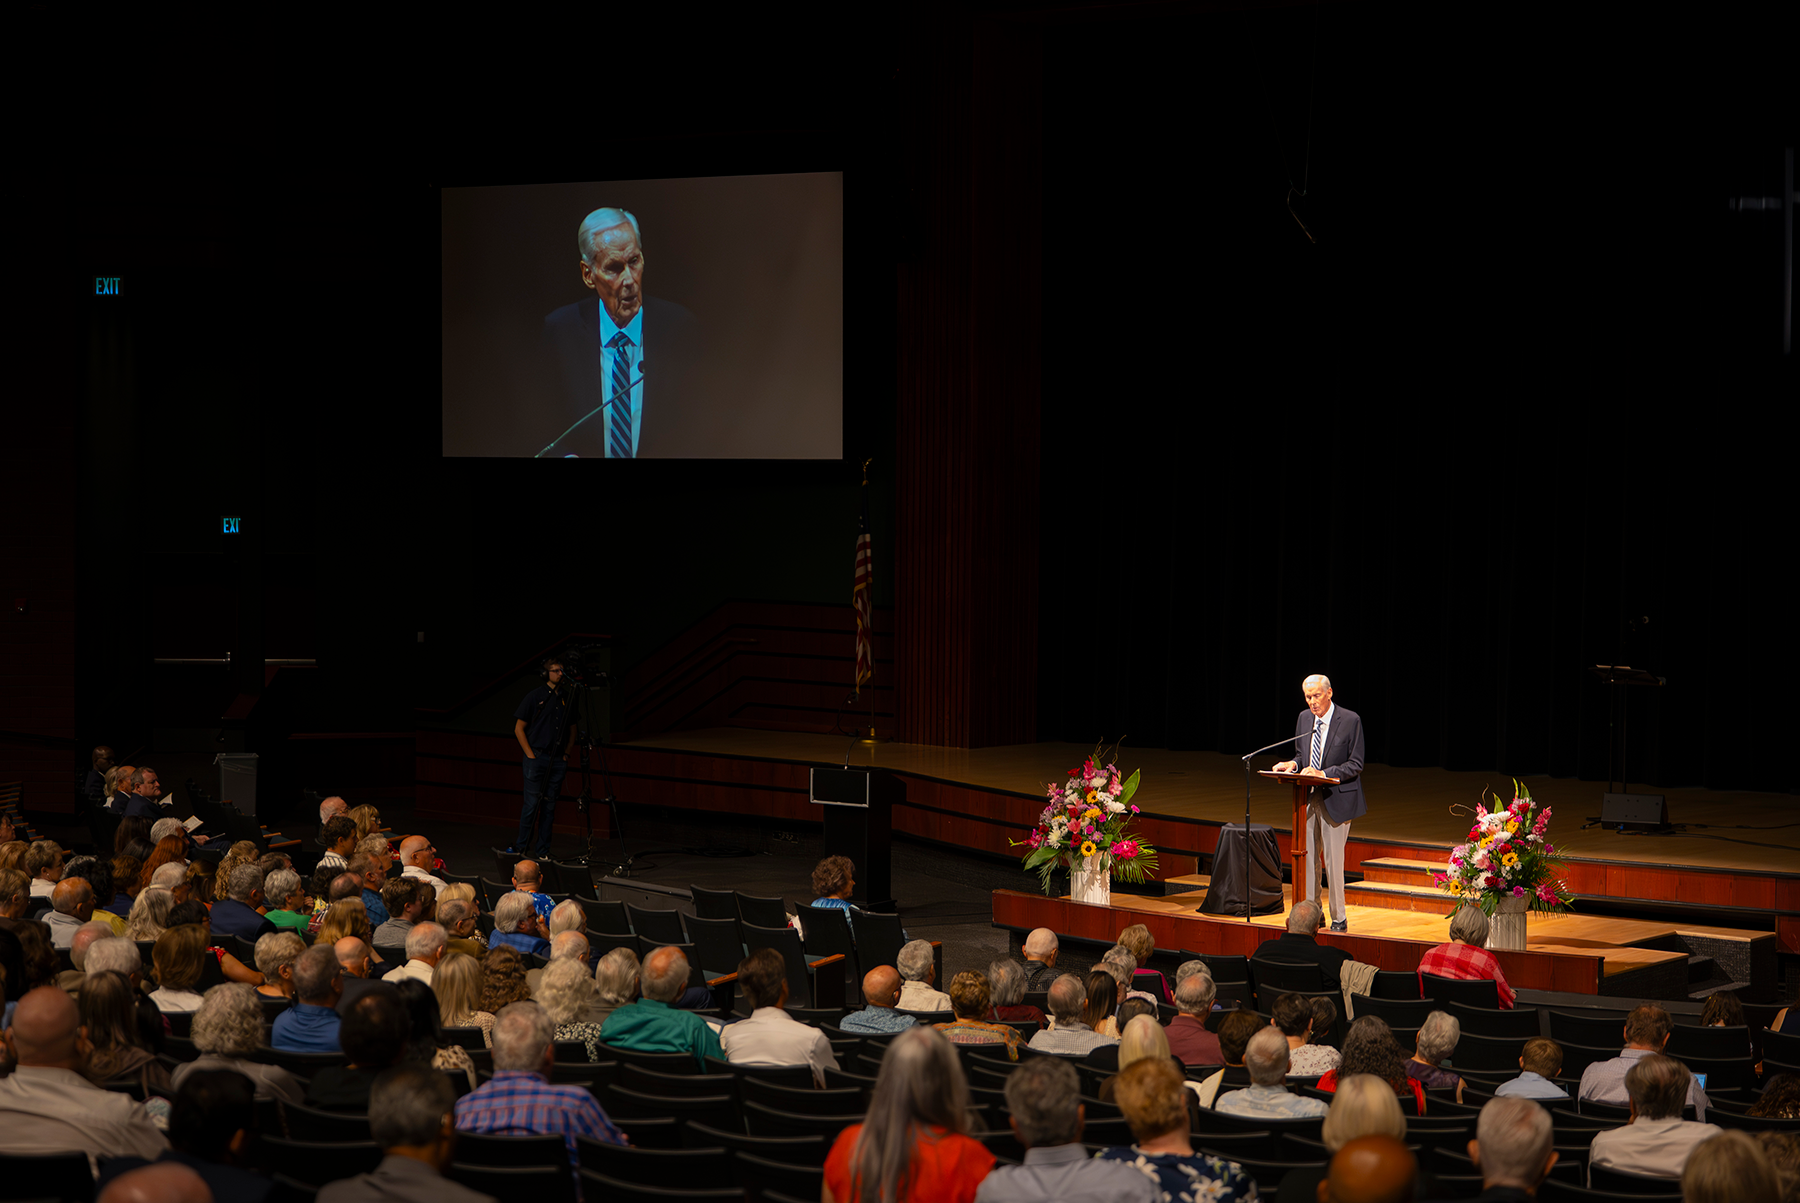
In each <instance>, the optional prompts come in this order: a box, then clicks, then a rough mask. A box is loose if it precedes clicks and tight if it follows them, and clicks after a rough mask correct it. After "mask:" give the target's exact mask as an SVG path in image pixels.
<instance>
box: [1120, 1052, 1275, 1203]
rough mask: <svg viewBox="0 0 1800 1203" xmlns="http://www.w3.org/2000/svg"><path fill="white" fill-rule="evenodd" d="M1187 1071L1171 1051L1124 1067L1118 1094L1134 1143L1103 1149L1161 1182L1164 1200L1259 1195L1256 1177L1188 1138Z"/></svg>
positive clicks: (1227, 1202)
mask: <svg viewBox="0 0 1800 1203" xmlns="http://www.w3.org/2000/svg"><path fill="white" fill-rule="evenodd" d="M1182 1081H1183V1079H1182V1074H1181V1071H1180V1070H1179V1069H1177V1068H1175V1063H1174V1062H1173V1061H1171V1060H1169V1058H1167V1057H1144V1058H1142V1059H1140V1060H1137V1061H1134V1062H1132V1063H1131V1064H1130V1065H1129V1066H1127V1067H1126V1068H1124V1069H1122V1070H1120V1071H1119V1076H1118V1081H1117V1083H1116V1084H1115V1086H1114V1088H1113V1098H1114V1100H1115V1101H1116V1102H1117V1103H1118V1104H1119V1110H1120V1111H1122V1112H1124V1113H1125V1122H1126V1123H1128V1124H1130V1125H1131V1135H1132V1138H1133V1139H1132V1143H1131V1144H1129V1145H1117V1146H1114V1147H1113V1148H1110V1149H1104V1150H1102V1151H1101V1152H1100V1153H1099V1154H1098V1156H1099V1157H1101V1158H1103V1159H1105V1160H1107V1161H1122V1162H1124V1163H1125V1164H1126V1165H1129V1166H1132V1167H1134V1168H1135V1169H1137V1170H1138V1171H1139V1172H1141V1173H1142V1174H1144V1176H1146V1177H1147V1178H1149V1179H1151V1181H1153V1182H1154V1183H1155V1184H1156V1188H1157V1192H1158V1197H1159V1198H1160V1199H1161V1200H1162V1203H1174V1201H1175V1200H1191V1199H1207V1200H1209V1201H1216V1203H1236V1201H1237V1200H1244V1199H1254V1198H1255V1197H1256V1183H1255V1181H1254V1180H1253V1179H1252V1178H1251V1177H1250V1175H1249V1174H1246V1173H1245V1172H1244V1171H1243V1169H1242V1168H1241V1167H1240V1166H1238V1165H1237V1164H1236V1163H1235V1162H1230V1161H1226V1160H1224V1159H1223V1158H1219V1157H1208V1156H1206V1155H1204V1154H1201V1153H1197V1152H1195V1151H1194V1146H1193V1144H1192V1143H1191V1142H1190V1141H1189V1139H1188V1133H1189V1131H1190V1128H1189V1126H1188V1109H1187V1098H1188V1092H1187V1091H1186V1090H1185V1089H1184V1088H1183V1086H1182Z"/></svg>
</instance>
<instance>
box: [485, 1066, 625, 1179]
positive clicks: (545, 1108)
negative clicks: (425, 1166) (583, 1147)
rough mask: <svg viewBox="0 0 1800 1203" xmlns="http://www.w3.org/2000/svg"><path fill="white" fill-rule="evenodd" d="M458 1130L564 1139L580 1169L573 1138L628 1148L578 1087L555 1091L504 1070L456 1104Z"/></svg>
mask: <svg viewBox="0 0 1800 1203" xmlns="http://www.w3.org/2000/svg"><path fill="white" fill-rule="evenodd" d="M456 1127H457V1130H458V1131H460V1132H474V1133H476V1134H477V1135H482V1136H548V1135H550V1134H552V1133H557V1134H560V1135H561V1136H562V1138H563V1143H564V1144H565V1145H567V1146H568V1148H569V1164H570V1165H571V1166H573V1165H578V1164H579V1161H578V1160H577V1158H576V1155H575V1138H576V1137H577V1136H586V1137H588V1138H589V1139H591V1140H600V1141H605V1142H606V1143H607V1144H615V1145H622V1144H625V1143H627V1142H626V1140H625V1134H624V1133H623V1132H621V1131H619V1129H618V1128H617V1127H616V1126H614V1124H613V1122H612V1121H611V1120H609V1119H607V1118H606V1112H604V1111H602V1110H601V1109H600V1104H599V1103H597V1102H595V1101H594V1096H593V1095H591V1094H589V1093H588V1092H587V1090H586V1089H585V1088H583V1087H580V1086H552V1085H551V1084H550V1083H548V1082H546V1081H544V1079H543V1078H541V1077H539V1076H538V1075H537V1074H535V1073H532V1072H531V1071H529V1070H516V1069H503V1070H500V1071H499V1072H498V1073H496V1074H495V1075H494V1077H493V1079H492V1080H491V1081H488V1082H484V1083H482V1084H481V1086H480V1087H478V1088H477V1089H475V1090H473V1091H471V1092H470V1093H468V1094H465V1095H464V1096H463V1097H462V1098H460V1099H458V1100H457V1101H456Z"/></svg>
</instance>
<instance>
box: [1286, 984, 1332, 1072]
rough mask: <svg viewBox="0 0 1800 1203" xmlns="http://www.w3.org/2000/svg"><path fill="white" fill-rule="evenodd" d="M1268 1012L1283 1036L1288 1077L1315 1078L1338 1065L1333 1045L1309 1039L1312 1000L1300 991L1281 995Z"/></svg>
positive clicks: (1311, 1025) (1311, 1034)
mask: <svg viewBox="0 0 1800 1203" xmlns="http://www.w3.org/2000/svg"><path fill="white" fill-rule="evenodd" d="M1325 1001H1327V1002H1330V1001H1331V1000H1330V999H1327V1000H1325ZM1272 1013H1273V1017H1274V1023H1275V1026H1276V1027H1277V1028H1278V1029H1280V1031H1281V1034H1282V1036H1283V1037H1285V1038H1286V1039H1287V1046H1288V1071H1287V1072H1288V1077H1290V1078H1316V1077H1318V1076H1320V1075H1321V1074H1323V1073H1326V1072H1327V1071H1329V1070H1333V1069H1336V1068H1337V1067H1338V1062H1339V1061H1340V1060H1341V1059H1342V1057H1341V1056H1340V1054H1339V1053H1338V1051H1337V1050H1336V1049H1335V1048H1332V1047H1331V1046H1330V1045H1329V1044H1315V1043H1312V1042H1311V1041H1312V1039H1313V1036H1314V1032H1313V1008H1312V999H1310V998H1308V997H1307V996H1306V995H1304V994H1283V995H1281V996H1280V997H1279V998H1277V999H1276V1000H1275V1006H1274V1007H1273V1008H1272ZM1320 1035H1321V1036H1322V1035H1323V1033H1320Z"/></svg>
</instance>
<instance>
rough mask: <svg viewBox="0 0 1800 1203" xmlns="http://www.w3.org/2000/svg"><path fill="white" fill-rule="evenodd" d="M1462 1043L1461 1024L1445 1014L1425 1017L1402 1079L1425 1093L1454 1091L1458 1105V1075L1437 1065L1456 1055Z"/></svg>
mask: <svg viewBox="0 0 1800 1203" xmlns="http://www.w3.org/2000/svg"><path fill="white" fill-rule="evenodd" d="M1461 1040H1462V1024H1460V1023H1458V1022H1457V1020H1456V1017H1455V1016H1454V1015H1452V1014H1450V1013H1449V1012H1448V1011H1433V1012H1431V1013H1430V1014H1429V1015H1427V1016H1426V1017H1425V1022H1424V1024H1423V1025H1422V1026H1421V1027H1420V1028H1419V1034H1418V1036H1416V1037H1415V1038H1414V1047H1415V1051H1414V1053H1413V1055H1412V1057H1411V1058H1409V1059H1408V1060H1407V1062H1406V1076H1407V1077H1409V1078H1412V1079H1414V1080H1416V1081H1417V1082H1418V1083H1419V1085H1421V1086H1423V1087H1425V1089H1427V1090H1448V1089H1450V1088H1451V1087H1453V1086H1454V1087H1455V1088H1456V1101H1457V1102H1459V1103H1460V1102H1462V1095H1463V1080H1462V1077H1461V1075H1459V1074H1455V1073H1452V1072H1451V1071H1450V1070H1447V1069H1443V1068H1440V1067H1439V1064H1438V1063H1439V1062H1440V1061H1442V1060H1443V1059H1444V1058H1445V1057H1448V1056H1449V1055H1450V1054H1451V1053H1453V1052H1455V1051H1456V1046H1457V1043H1458V1042H1459V1041H1461Z"/></svg>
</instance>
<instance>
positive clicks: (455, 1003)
mask: <svg viewBox="0 0 1800 1203" xmlns="http://www.w3.org/2000/svg"><path fill="white" fill-rule="evenodd" d="M486 984H487V983H486V978H485V975H483V973H482V972H481V962H480V961H477V960H476V959H475V958H474V957H472V956H469V955H468V954H467V953H461V952H446V953H445V954H444V955H443V958H442V959H440V960H439V961H438V963H437V968H435V969H433V970H432V971H431V992H432V993H433V994H435V995H437V1000H438V1017H439V1020H440V1022H441V1023H442V1024H443V1026H444V1027H447V1028H480V1029H481V1042H482V1044H484V1045H486V1046H487V1047H489V1048H492V1047H494V1014H493V1012H492V1011H483V1010H482V1009H481V994H482V991H483V990H484V989H485V988H486Z"/></svg>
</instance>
